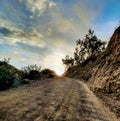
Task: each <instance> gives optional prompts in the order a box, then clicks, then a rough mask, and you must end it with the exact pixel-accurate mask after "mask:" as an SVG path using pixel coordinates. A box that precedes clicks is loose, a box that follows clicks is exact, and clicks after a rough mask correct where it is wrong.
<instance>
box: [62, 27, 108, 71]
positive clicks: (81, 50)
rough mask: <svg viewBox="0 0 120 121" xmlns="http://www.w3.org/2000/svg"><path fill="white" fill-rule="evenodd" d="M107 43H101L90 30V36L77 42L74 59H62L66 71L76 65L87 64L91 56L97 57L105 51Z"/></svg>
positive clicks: (87, 35)
mask: <svg viewBox="0 0 120 121" xmlns="http://www.w3.org/2000/svg"><path fill="white" fill-rule="evenodd" d="M105 45H106V42H104V41H101V40H100V39H98V38H97V36H96V35H95V34H94V31H93V30H91V29H89V30H88V34H86V35H85V37H84V38H83V39H82V40H81V39H78V40H77V41H76V48H75V52H74V57H69V55H67V56H66V57H65V59H62V62H63V64H64V65H65V66H66V69H70V68H71V67H73V66H74V65H78V64H80V63H83V62H85V61H86V60H87V59H89V58H90V57H91V56H96V55H98V54H99V53H101V52H103V51H104V50H105Z"/></svg>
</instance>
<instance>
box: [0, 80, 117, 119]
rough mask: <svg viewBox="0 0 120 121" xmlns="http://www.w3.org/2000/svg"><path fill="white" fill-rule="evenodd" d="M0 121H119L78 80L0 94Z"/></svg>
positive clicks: (61, 81) (54, 82) (58, 81)
mask: <svg viewBox="0 0 120 121" xmlns="http://www.w3.org/2000/svg"><path fill="white" fill-rule="evenodd" d="M0 121H119V119H117V118H116V117H115V116H114V114H113V113H111V112H110V111H109V110H108V109H107V108H106V107H105V106H104V105H103V104H102V102H101V101H100V100H99V99H98V98H97V97H96V96H95V95H94V94H93V93H92V92H91V91H90V90H89V89H88V87H87V85H86V84H84V83H83V82H79V81H78V80H74V79H69V78H63V79H53V80H48V81H46V83H41V82H36V84H34V85H29V86H28V87H20V88H18V89H10V90H9V91H3V92H0Z"/></svg>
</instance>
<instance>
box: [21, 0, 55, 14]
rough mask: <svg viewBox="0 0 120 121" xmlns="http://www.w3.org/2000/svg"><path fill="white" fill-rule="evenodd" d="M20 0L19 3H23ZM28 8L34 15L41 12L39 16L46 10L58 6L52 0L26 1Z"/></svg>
mask: <svg viewBox="0 0 120 121" xmlns="http://www.w3.org/2000/svg"><path fill="white" fill-rule="evenodd" d="M23 1H24V0H20V1H19V2H23ZM25 3H26V6H27V7H28V9H30V11H31V12H32V13H33V14H34V13H35V12H36V11H39V14H38V15H41V14H42V13H43V12H44V11H45V10H46V9H50V8H52V7H55V6H56V3H55V2H53V1H52V0H26V2H25Z"/></svg>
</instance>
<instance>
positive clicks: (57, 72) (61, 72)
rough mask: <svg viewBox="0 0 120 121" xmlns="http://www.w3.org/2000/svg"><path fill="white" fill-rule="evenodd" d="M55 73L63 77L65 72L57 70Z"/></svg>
mask: <svg viewBox="0 0 120 121" xmlns="http://www.w3.org/2000/svg"><path fill="white" fill-rule="evenodd" d="M55 72H56V74H57V75H58V76H61V75H62V74H63V73H64V72H63V71H61V70H55Z"/></svg>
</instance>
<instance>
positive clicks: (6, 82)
mask: <svg viewBox="0 0 120 121" xmlns="http://www.w3.org/2000/svg"><path fill="white" fill-rule="evenodd" d="M14 79H15V76H14V74H12V73H11V72H10V70H8V69H5V68H2V67H0V90H5V89H8V88H10V87H11V86H12V85H13V83H14Z"/></svg>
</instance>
